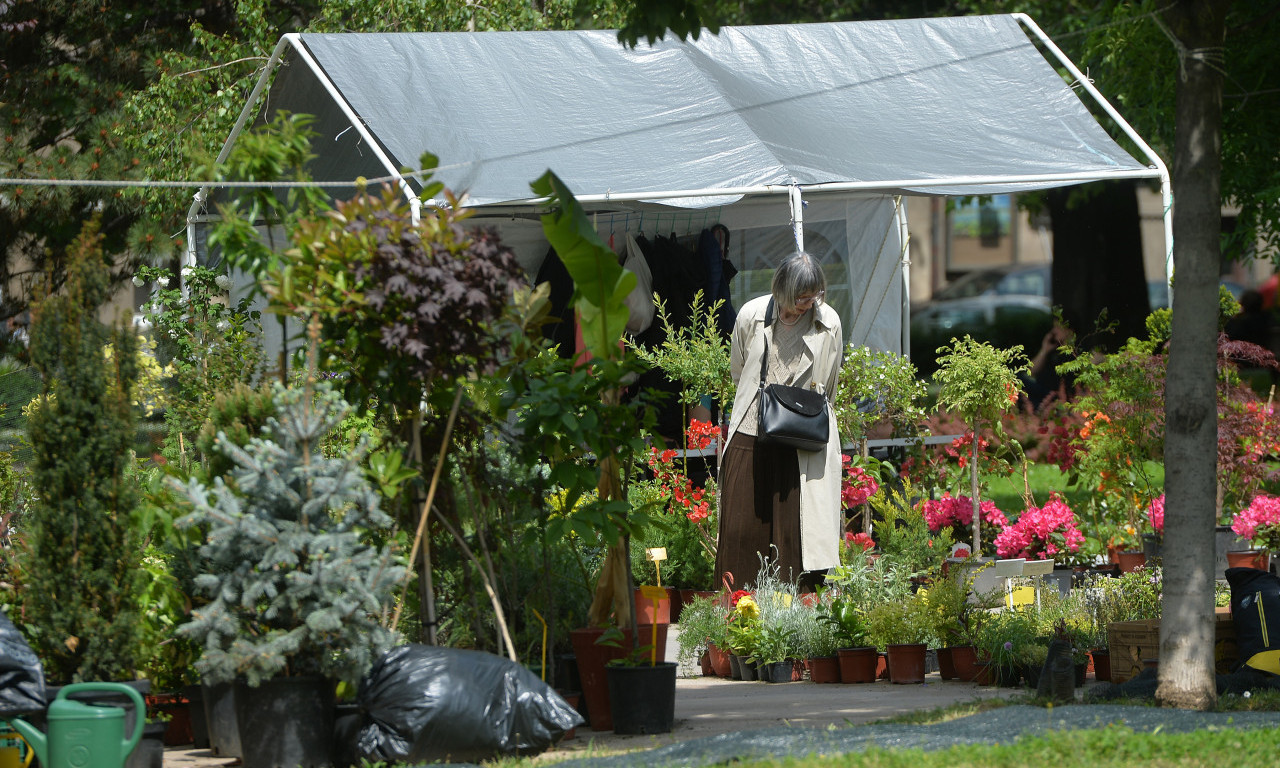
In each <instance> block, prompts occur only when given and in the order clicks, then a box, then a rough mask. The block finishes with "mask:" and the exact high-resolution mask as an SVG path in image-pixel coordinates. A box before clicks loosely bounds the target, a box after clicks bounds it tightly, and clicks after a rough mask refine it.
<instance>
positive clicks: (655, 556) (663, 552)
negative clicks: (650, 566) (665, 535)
mask: <svg viewBox="0 0 1280 768" xmlns="http://www.w3.org/2000/svg"><path fill="white" fill-rule="evenodd" d="M644 553H645V555H646V556H647V557H648V558H649V559H650V560H652V561H653V562H655V563H656V562H658V561H659V560H666V559H667V548H666V547H649V548H648V549H646V550H645V551H644Z"/></svg>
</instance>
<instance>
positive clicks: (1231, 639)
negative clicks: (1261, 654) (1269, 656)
mask: <svg viewBox="0 0 1280 768" xmlns="http://www.w3.org/2000/svg"><path fill="white" fill-rule="evenodd" d="M1214 620H1215V621H1214V633H1213V662H1214V664H1213V665H1214V671H1215V672H1216V673H1217V674H1220V675H1225V674H1227V673H1229V672H1231V670H1232V669H1234V668H1235V665H1236V661H1237V659H1238V656H1239V654H1238V653H1237V651H1236V627H1235V624H1234V623H1233V622H1232V620H1231V616H1230V615H1229V614H1226V613H1215V614H1214ZM1107 646H1108V648H1109V649H1110V651H1111V682H1113V683H1123V682H1124V681H1125V680H1128V679H1129V678H1131V677H1134V676H1136V675H1137V674H1138V673H1139V672H1141V671H1142V668H1143V666H1144V664H1143V661H1144V659H1156V660H1157V661H1158V660H1159V659H1160V619H1143V620H1142V621H1117V622H1113V623H1111V624H1109V625H1108V626H1107Z"/></svg>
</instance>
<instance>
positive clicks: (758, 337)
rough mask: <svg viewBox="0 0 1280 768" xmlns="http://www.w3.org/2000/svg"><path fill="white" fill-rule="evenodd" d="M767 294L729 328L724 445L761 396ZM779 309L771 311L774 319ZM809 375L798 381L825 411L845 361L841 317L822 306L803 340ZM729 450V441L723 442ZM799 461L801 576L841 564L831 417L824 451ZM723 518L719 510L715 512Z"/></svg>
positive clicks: (836, 444)
mask: <svg viewBox="0 0 1280 768" xmlns="http://www.w3.org/2000/svg"><path fill="white" fill-rule="evenodd" d="M768 304H769V295H768V294H766V295H764V296H760V297H757V298H754V299H752V300H751V301H748V302H747V303H746V304H744V305H742V308H741V309H740V310H739V311H738V319H737V322H736V323H735V324H734V328H733V342H732V347H731V351H730V357H729V369H730V373H731V374H732V376H733V380H734V381H735V382H737V385H738V392H737V395H735V396H734V399H733V412H732V414H731V417H730V420H729V440H730V441H731V440H733V436H734V434H735V433H736V432H737V431H738V426H739V425H740V424H741V423H742V417H743V414H745V413H747V412H748V411H747V409H748V408H758V407H759V406H758V405H757V404H756V399H757V397H759V394H760V356H761V355H763V354H764V336H763V334H765V333H768V334H769V343H770V344H772V343H773V329H771V328H770V329H768V330H766V329H765V325H764V314H765V308H766V307H767V306H768ZM777 314H778V309H777V307H776V306H775V307H774V318H775V320H776V318H777ZM804 345H805V355H806V357H807V358H808V360H809V369H808V371H807V372H806V373H805V374H804V375H803V376H801V377H800V378H799V379H798V380H797V381H798V382H809V381H812V382H814V383H816V384H817V385H818V391H820V392H822V393H823V394H825V395H826V396H827V403H828V406H827V407H828V408H830V403H832V402H833V401H834V400H835V396H836V381H837V379H838V378H839V375H840V363H841V361H842V360H843V358H844V354H843V352H844V344H843V335H842V331H841V327H840V315H839V314H838V313H837V312H836V311H835V310H834V309H832V308H831V307H829V306H827V305H826V304H818V305H817V306H816V308H815V316H814V323H813V327H812V328H811V329H810V330H809V331H808V332H806V333H805V335H804ZM725 444H726V445H728V441H726V443H725ZM796 454H797V456H798V457H799V462H800V564H801V567H802V568H804V569H805V570H806V571H814V570H820V569H823V568H832V567H834V566H837V565H839V564H840V526H841V523H842V521H841V519H840V435H839V434H838V433H837V431H836V419H835V414H834V413H833V414H832V416H831V429H830V434H829V435H828V437H827V447H826V448H825V449H824V450H821V451H796ZM720 514H723V510H721V511H720Z"/></svg>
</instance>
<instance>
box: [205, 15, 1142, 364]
mask: <svg viewBox="0 0 1280 768" xmlns="http://www.w3.org/2000/svg"><path fill="white" fill-rule="evenodd" d="M1037 42H1038V43H1039V44H1040V45H1042V46H1044V47H1045V48H1046V49H1047V50H1048V51H1049V52H1050V53H1051V54H1053V55H1055V56H1057V57H1059V62H1058V63H1059V65H1060V66H1062V67H1064V68H1065V69H1066V70H1067V71H1068V72H1071V73H1072V76H1074V77H1077V78H1079V81H1080V82H1078V83H1076V84H1072V85H1076V86H1078V87H1080V88H1082V89H1083V90H1085V91H1088V92H1089V93H1090V94H1091V95H1092V96H1093V97H1094V98H1095V101H1096V102H1097V104H1098V105H1099V106H1100V107H1101V108H1102V109H1103V110H1104V111H1106V112H1108V114H1110V116H1111V117H1112V118H1113V119H1115V120H1116V121H1117V123H1118V124H1119V125H1120V126H1121V127H1122V128H1123V129H1124V130H1125V131H1126V132H1127V133H1128V134H1129V136H1130V137H1131V138H1132V140H1133V141H1134V142H1135V144H1136V145H1137V146H1138V147H1139V148H1140V149H1141V150H1142V151H1143V152H1144V153H1145V154H1146V155H1147V156H1148V161H1149V164H1148V163H1144V162H1139V161H1138V160H1135V159H1134V158H1133V157H1132V156H1131V155H1129V154H1128V153H1127V152H1126V151H1125V150H1123V149H1122V148H1121V147H1120V146H1118V145H1117V144H1116V143H1115V142H1114V141H1113V140H1112V139H1111V138H1110V136H1109V135H1108V134H1107V132H1106V131H1104V130H1103V128H1102V127H1101V126H1100V125H1099V123H1098V121H1097V119H1095V117H1094V116H1093V115H1092V114H1091V113H1090V111H1089V109H1088V108H1086V106H1085V104H1084V103H1083V102H1082V101H1081V99H1080V97H1079V96H1078V94H1077V92H1076V91H1075V90H1073V87H1072V86H1070V85H1068V83H1066V82H1065V81H1064V79H1063V78H1062V76H1061V75H1060V74H1059V72H1058V71H1057V70H1056V69H1055V68H1054V66H1053V65H1051V64H1050V62H1049V61H1048V60H1046V58H1045V57H1044V55H1042V53H1041V52H1040V49H1039V48H1038V47H1037ZM268 85H269V86H270V89H269V91H267V86H268ZM264 92H266V98H265V100H263V101H262V106H261V108H260V107H259V104H258V102H259V101H260V99H259V96H261V95H262V94H263V93H264ZM279 110H287V111H289V112H293V113H307V114H311V115H314V116H315V117H316V122H315V124H314V126H313V128H314V129H315V130H316V131H317V133H318V137H317V138H316V139H315V141H314V142H313V145H312V150H313V152H315V153H316V155H317V158H316V160H315V161H314V162H313V163H312V166H311V168H310V170H311V173H312V176H313V178H314V179H316V180H317V181H322V182H349V181H352V180H354V179H355V178H356V177H358V176H364V177H366V178H370V179H376V178H386V177H391V178H393V179H394V180H396V181H397V182H398V183H400V184H401V185H402V188H403V189H404V192H405V194H406V195H407V196H408V197H409V198H410V200H411V202H413V203H414V205H415V210H416V206H417V205H420V204H422V203H431V202H433V201H419V200H418V199H417V191H418V190H420V189H421V184H420V181H419V180H418V179H417V178H415V177H413V176H410V175H404V176H402V175H401V171H402V169H406V168H410V169H412V168H417V167H418V165H419V157H420V156H421V155H422V153H423V152H426V151H430V152H432V153H433V154H435V155H437V156H438V157H439V158H440V159H441V167H440V168H439V169H437V171H436V172H435V174H434V176H435V179H437V180H439V181H442V182H444V183H445V185H446V186H448V187H449V188H451V189H453V190H455V191H456V192H463V191H465V192H466V194H467V198H466V204H467V205H469V206H474V207H477V208H480V209H481V210H482V211H485V212H489V213H492V214H493V215H494V216H495V217H498V216H501V217H502V218H495V219H493V221H498V222H501V224H502V227H501V228H502V235H503V238H504V240H505V241H507V242H509V243H510V244H513V245H515V246H516V247H517V250H518V252H520V254H521V257H522V260H524V261H525V262H526V263H529V264H536V261H537V259H540V258H541V256H542V255H543V253H545V244H543V243H540V242H539V241H538V238H539V236H540V233H539V232H538V230H537V227H536V222H533V221H531V220H530V219H529V218H527V217H524V218H522V217H521V214H522V213H528V212H532V211H533V210H535V209H536V202H537V201H534V200H531V192H530V190H529V183H530V182H531V181H532V180H534V179H536V178H537V177H539V176H540V175H542V173H543V172H545V171H546V170H547V169H548V168H550V169H552V170H553V171H554V172H555V173H556V174H557V175H558V176H559V177H560V178H561V179H563V180H564V181H565V183H566V184H567V185H568V186H569V188H570V189H571V190H573V192H574V194H575V195H577V196H578V197H579V199H580V200H581V201H583V202H584V203H585V204H587V205H588V207H589V209H592V210H596V211H599V212H600V213H599V214H598V215H597V225H598V227H599V228H600V229H601V230H602V234H606V233H607V234H611V235H612V234H616V233H617V232H618V231H619V230H620V229H621V230H622V231H632V232H634V231H636V230H637V229H640V230H645V229H648V228H649V227H650V226H653V229H652V230H649V231H661V232H665V231H667V227H666V226H664V221H663V219H662V218H661V214H662V212H664V211H666V212H668V213H667V215H668V217H669V219H668V221H669V223H670V224H671V225H672V226H671V229H676V228H677V227H681V225H687V228H688V229H691V230H693V231H696V230H697V227H698V225H699V224H700V223H702V224H705V223H706V222H707V221H708V219H709V217H710V218H711V219H713V220H714V221H718V222H720V223H725V224H726V225H728V226H730V227H731V228H735V227H740V228H741V230H742V235H743V236H742V237H741V238H740V239H739V242H738V245H739V248H740V249H741V250H740V252H739V255H740V257H741V258H742V260H743V263H740V264H738V268H739V269H740V270H742V272H743V273H746V277H740V278H739V280H740V281H741V282H742V283H743V284H744V285H743V286H739V285H737V284H736V283H735V286H734V291H735V299H738V301H739V302H740V301H741V300H744V299H745V298H749V296H750V295H758V294H759V293H763V292H764V291H765V290H767V282H764V283H763V285H762V282H761V281H760V280H757V279H754V278H752V276H751V275H752V273H753V272H756V271H761V272H763V271H767V270H768V269H769V268H771V267H772V266H773V265H775V264H776V263H777V260H778V259H780V258H781V257H782V256H785V254H786V253H788V252H790V251H791V250H793V249H794V248H795V247H797V245H798V244H801V243H805V244H807V245H808V247H809V248H810V250H812V249H813V244H814V238H817V239H818V240H820V241H821V242H822V243H823V246H822V247H823V248H825V249H827V250H829V253H827V254H825V255H824V256H823V258H824V259H829V260H830V263H842V264H844V265H845V267H846V269H845V274H844V277H845V278H846V279H847V282H846V283H845V284H844V286H843V287H844V288H846V289H847V295H848V303H847V304H846V305H845V306H838V307H837V309H840V310H841V312H842V314H843V315H844V323H845V327H846V335H847V336H849V338H850V339H851V340H852V341H855V342H857V343H867V344H870V345H871V346H875V347H878V348H882V349H892V350H895V351H904V350H905V349H906V348H907V345H906V339H905V326H906V323H905V320H904V317H905V313H906V304H907V296H906V288H905V274H906V264H907V258H906V253H907V242H906V226H905V214H904V212H903V211H902V208H901V205H900V198H898V197H896V196H897V195H901V194H903V193H909V194H945V195H972V194H995V193H1004V192H1012V191H1019V190H1028V189H1037V188H1045V187H1053V186H1063V185H1067V184H1075V183H1082V182H1085V181H1091V180H1100V179H1123V178H1159V179H1161V180H1162V182H1164V185H1165V191H1166V210H1167V208H1168V204H1167V192H1168V185H1167V178H1168V177H1167V172H1166V171H1165V169H1164V167H1163V165H1162V164H1161V163H1160V161H1159V158H1158V157H1156V156H1155V154H1154V153H1152V152H1151V151H1150V149H1149V148H1148V147H1147V146H1146V145H1145V143H1143V142H1142V140H1141V139H1140V138H1139V137H1138V136H1137V135H1136V134H1134V133H1133V132H1132V129H1130V128H1129V127H1128V126H1127V124H1124V123H1123V121H1122V120H1121V119H1120V117H1119V115H1117V114H1116V113H1115V112H1114V110H1112V109H1111V108H1110V106H1109V105H1107V104H1106V102H1105V101H1104V100H1102V98H1101V96H1100V95H1099V94H1097V91H1096V90H1094V89H1093V86H1092V85H1091V84H1090V83H1088V82H1087V80H1086V79H1085V78H1084V77H1083V76H1082V75H1081V74H1080V73H1079V72H1078V70H1076V69H1075V67H1074V65H1071V64H1070V62H1068V61H1067V60H1066V59H1065V57H1062V56H1061V53H1060V52H1059V51H1058V50H1057V48H1056V46H1053V45H1052V43H1051V42H1049V41H1048V39H1047V38H1045V37H1044V36H1043V33H1041V32H1040V30H1039V29H1038V28H1037V27H1035V25H1034V23H1032V22H1031V21H1030V19H1028V18H1027V17H1025V16H1022V15H1007V16H968V17H958V18H937V19H916V20H906V21H879V22H844V23H829V24H792V25H777V26H758V27H726V28H723V29H722V30H721V31H720V33H719V34H716V35H712V34H710V33H705V32H704V34H702V35H701V36H700V38H699V39H698V40H696V41H687V42H682V41H677V40H666V41H659V42H657V43H656V44H654V45H651V46H650V45H640V46H637V47H636V48H634V49H628V48H625V47H623V46H622V45H621V44H619V43H618V41H617V37H616V34H615V33H614V32H610V31H566V32H484V33H405V34H358V33H348V34H300V35H287V36H285V37H284V38H283V39H282V40H281V42H280V44H279V46H277V49H276V51H275V53H274V54H273V56H272V59H271V63H270V65H269V66H268V67H267V68H266V70H265V72H264V74H263V75H262V78H261V80H260V81H259V83H258V86H257V88H256V89H255V91H254V94H253V95H252V96H251V97H250V100H249V103H248V104H247V105H246V107H245V111H244V113H243V114H242V115H241V118H240V121H239V122H238V123H237V125H236V128H235V131H234V132H233V134H232V136H231V137H229V138H228V140H227V143H226V145H225V146H224V148H223V157H224V158H225V157H226V156H227V154H228V153H229V152H230V150H231V147H232V145H233V144H234V142H235V141H236V138H237V136H238V135H239V133H240V132H241V131H242V130H243V129H244V126H245V125H246V124H247V123H248V121H249V119H250V118H251V117H257V119H258V121H259V122H262V121H264V120H265V119H266V118H268V117H270V116H271V115H272V114H274V113H275V112H276V111H279ZM344 191H347V190H339V191H337V192H335V194H336V196H338V197H342V196H344ZM206 197H207V195H206V193H205V192H204V191H202V192H201V194H200V195H198V196H197V201H196V204H195V205H194V206H193V208H192V211H191V215H190V218H191V220H192V221H193V222H198V221H202V220H203V219H204V218H205V214H206V210H205V208H206ZM806 205H807V206H808V207H807V208H806V207H805V206H806ZM691 209H692V210H691ZM646 212H647V216H648V222H647V223H645V221H644V219H643V216H642V214H646ZM682 215H683V217H684V218H682ZM604 216H608V217H609V220H608V221H603V220H602V219H603V217H604ZM699 217H700V218H699ZM802 220H803V221H802ZM779 229H781V230H782V231H783V232H786V233H788V234H790V235H791V236H792V237H794V240H787V239H786V238H782V240H781V241H780V240H779V238H778V237H777V233H778V231H779ZM1167 232H1168V227H1167V225H1166V233H1167ZM735 236H736V235H735ZM196 240H197V238H195V237H192V238H191V242H193V244H194V243H195V242H196ZM193 247H194V245H193ZM193 257H194V254H193ZM850 313H853V314H852V316H851V315H850ZM864 313H869V314H866V316H864Z"/></svg>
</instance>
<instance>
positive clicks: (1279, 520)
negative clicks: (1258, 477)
mask: <svg viewBox="0 0 1280 768" xmlns="http://www.w3.org/2000/svg"><path fill="white" fill-rule="evenodd" d="M1231 530H1233V531H1235V532H1236V535H1238V536H1240V537H1241V538H1243V539H1248V540H1249V541H1251V542H1253V544H1254V546H1256V547H1259V548H1260V549H1266V550H1280V498H1277V497H1275V496H1265V495H1263V494H1258V495H1257V496H1254V497H1253V501H1251V502H1249V506H1247V507H1245V508H1244V509H1242V510H1240V511H1239V512H1238V513H1236V516H1235V517H1234V518H1233V519H1232V520H1231Z"/></svg>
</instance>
